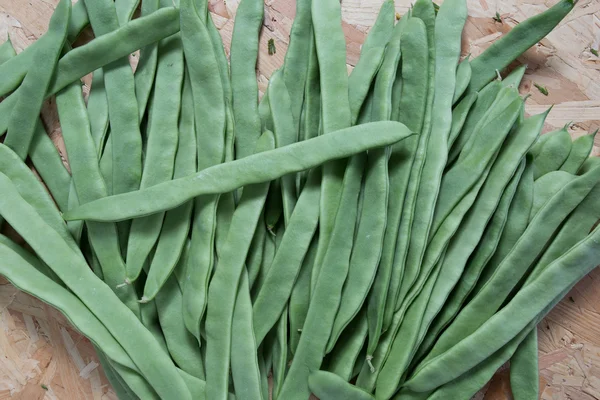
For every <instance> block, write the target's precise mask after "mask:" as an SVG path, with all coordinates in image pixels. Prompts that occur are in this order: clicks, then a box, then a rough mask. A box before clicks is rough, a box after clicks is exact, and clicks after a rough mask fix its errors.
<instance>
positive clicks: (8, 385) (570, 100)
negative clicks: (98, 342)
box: [0, 0, 600, 400]
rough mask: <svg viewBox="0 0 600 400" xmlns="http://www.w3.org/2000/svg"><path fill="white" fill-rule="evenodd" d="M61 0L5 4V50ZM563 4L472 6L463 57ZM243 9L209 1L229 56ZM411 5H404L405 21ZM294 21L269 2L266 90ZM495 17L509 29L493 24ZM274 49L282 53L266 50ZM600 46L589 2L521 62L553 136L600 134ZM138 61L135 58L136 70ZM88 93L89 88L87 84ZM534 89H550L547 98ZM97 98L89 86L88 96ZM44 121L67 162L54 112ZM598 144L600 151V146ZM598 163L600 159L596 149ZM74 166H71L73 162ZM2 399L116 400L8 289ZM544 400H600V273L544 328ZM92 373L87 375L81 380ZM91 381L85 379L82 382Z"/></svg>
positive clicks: (359, 6)
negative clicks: (271, 44) (564, 131)
mask: <svg viewBox="0 0 600 400" xmlns="http://www.w3.org/2000/svg"><path fill="white" fill-rule="evenodd" d="M57 2H58V0H30V1H26V0H0V41H3V40H5V39H6V37H7V35H8V34H9V35H10V37H11V39H12V41H13V44H14V45H15V46H16V48H17V50H18V51H21V50H22V49H23V48H25V47H26V46H28V45H29V44H31V43H32V42H33V41H35V40H36V39H37V38H39V37H40V36H41V35H42V34H43V33H44V32H45V30H46V29H47V26H48V20H49V18H50V15H51V13H52V10H53V9H54V7H55V6H56V3H57ZM556 2H557V0H548V1H545V0H468V4H469V19H468V21H467V25H466V29H465V34H464V39H463V55H467V54H471V55H472V56H477V55H478V54H480V53H481V52H482V51H483V50H484V49H485V48H486V47H487V46H489V44H490V43H491V42H492V41H493V40H495V39H497V38H498V37H500V36H501V35H502V34H504V33H506V32H508V31H509V30H510V29H511V28H512V27H514V26H515V25H516V24H517V23H519V22H521V21H523V20H524V19H526V18H527V17H530V16H532V15H534V14H537V13H539V12H542V11H544V10H546V9H547V8H548V7H550V6H552V5H553V4H555V3H556ZM238 3H239V0H227V1H224V0H210V9H211V11H212V15H213V18H214V20H215V22H216V24H217V26H218V28H219V29H220V32H221V34H222V36H223V40H224V42H225V45H226V47H229V44H230V42H231V33H232V30H233V17H234V16H235V11H236V9H237V5H238ZM381 3H382V0H342V9H343V19H344V31H345V34H346V39H347V50H348V68H349V70H350V69H351V68H352V67H353V66H354V65H355V63H356V61H357V59H358V57H359V54H360V46H361V44H362V42H363V41H364V39H365V36H366V33H367V32H368V29H369V27H370V26H371V25H372V24H373V22H374V20H375V18H376V16H377V12H378V9H379V7H380V5H381ZM410 3H411V1H410V0H396V11H397V12H398V13H399V14H403V13H404V12H406V10H407V9H408V8H409V7H410ZM294 12H295V4H294V1H293V0H266V2H265V21H264V29H263V33H262V36H261V43H260V57H259V62H258V73H257V78H258V80H259V88H260V90H261V91H264V90H265V89H266V85H267V83H268V77H269V76H271V74H272V73H273V72H274V71H275V70H276V69H277V68H279V67H280V66H281V64H282V62H283V58H284V55H285V51H286V48H287V45H288V40H289V32H290V28H291V25H292V21H293V17H294ZM496 12H498V14H499V15H500V16H501V17H502V22H497V21H495V20H494V18H493V17H494V16H495V15H496ZM269 39H273V40H274V41H275V46H276V49H277V52H276V54H274V55H271V56H270V55H268V52H267V43H268V40H269ZM599 46H600V0H580V1H579V4H578V5H577V7H576V9H575V11H574V12H572V13H571V14H570V15H569V16H568V17H567V19H566V20H565V21H563V23H561V25H560V26H559V27H558V28H557V29H556V30H555V31H554V32H552V33H551V34H550V35H549V36H548V37H547V38H546V39H544V40H542V42H541V43H539V44H538V45H537V46H535V48H533V49H531V50H530V51H528V52H527V54H526V55H524V56H523V57H521V59H520V60H519V61H520V62H521V63H526V64H528V66H529V68H528V70H527V74H526V76H525V80H524V83H523V85H522V86H521V88H520V89H521V92H522V93H523V94H526V93H529V94H531V97H530V98H529V99H528V100H527V112H528V113H539V112H542V111H545V110H546V109H547V108H548V107H549V106H550V105H554V108H553V109H552V111H551V113H550V115H549V117H548V119H547V122H546V126H545V131H550V130H553V129H557V128H561V127H562V126H564V125H565V124H570V125H569V130H570V132H571V134H572V136H573V137H578V136H581V135H583V134H585V133H587V132H588V131H591V130H594V129H597V128H598V127H600V58H598V57H597V56H594V55H593V54H592V52H591V51H590V48H594V49H598V47H599ZM135 61H136V56H135V55H133V56H132V63H133V64H135ZM84 81H85V82H86V83H88V84H89V79H85V80H84ZM534 83H538V84H540V85H543V86H544V87H546V88H547V89H548V92H549V93H548V96H544V95H543V94H542V93H540V91H539V90H537V89H536V88H535V87H534V85H533V84H534ZM88 89H89V87H88ZM44 121H45V122H46V124H47V126H48V127H49V128H50V131H51V132H52V133H51V136H52V137H53V139H54V140H55V143H56V144H57V146H58V148H59V150H61V152H62V154H65V152H64V146H63V144H62V140H61V138H60V129H59V126H58V122H57V118H56V114H55V112H54V111H53V110H52V108H51V107H49V108H48V109H47V110H46V111H45V112H44ZM597 143H600V142H599V141H598V140H597ZM594 154H595V155H600V148H599V147H597V146H595V148H594ZM65 161H66V160H65ZM0 311H1V313H0V325H1V328H2V329H0V356H1V357H0V399H3V398H16V399H27V400H29V399H95V400H96V399H115V398H116V396H115V395H114V392H113V391H112V389H110V387H109V386H108V384H107V381H106V378H105V377H104V375H103V374H102V372H101V371H100V368H98V367H97V359H96V357H95V355H94V352H93V348H92V346H91V344H90V343H89V341H87V340H86V339H85V338H83V337H82V336H81V335H79V334H78V333H77V332H76V331H74V330H73V329H72V328H70V326H69V324H68V322H67V321H66V320H65V319H64V317H62V316H61V315H60V314H59V313H58V312H56V311H55V310H53V309H51V308H50V307H48V306H47V305H45V304H43V303H41V302H39V301H37V300H35V299H33V298H32V297H31V296H29V295H26V294H24V293H21V292H19V291H17V290H16V289H15V288H14V287H12V286H11V285H10V284H8V283H6V282H2V284H0ZM538 330H539V342H540V371H541V373H540V385H541V398H542V399H545V400H550V399H553V400H555V399H556V400H567V399H571V400H579V399H581V400H591V399H600V271H594V272H592V273H591V274H590V275H589V276H588V277H586V278H585V279H583V280H582V281H581V282H580V283H579V284H578V285H577V286H576V287H575V288H574V289H573V291H572V292H571V293H570V294H569V295H568V296H567V297H566V298H565V299H564V300H563V301H562V302H561V303H560V304H559V305H558V306H557V307H556V308H555V309H554V310H553V311H552V312H551V313H550V314H549V315H548V316H547V317H546V318H545V319H544V321H543V322H542V323H541V324H540V326H539V327H538ZM82 371H83V372H82ZM507 372H508V370H507V369H506V368H503V369H502V370H501V371H499V372H498V374H497V375H496V376H495V378H494V380H493V381H492V382H491V383H490V384H489V385H488V386H487V387H486V388H485V389H484V390H482V391H481V392H480V393H479V394H478V395H477V396H476V398H477V399H487V400H501V399H502V400H503V399H510V398H511V396H510V388H509V381H508V374H507ZM81 375H83V376H81Z"/></svg>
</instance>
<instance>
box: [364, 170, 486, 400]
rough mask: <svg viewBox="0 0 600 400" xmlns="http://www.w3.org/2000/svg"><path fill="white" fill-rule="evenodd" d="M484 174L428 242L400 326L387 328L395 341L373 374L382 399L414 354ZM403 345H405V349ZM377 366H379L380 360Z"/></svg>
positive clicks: (408, 295)
mask: <svg viewBox="0 0 600 400" xmlns="http://www.w3.org/2000/svg"><path fill="white" fill-rule="evenodd" d="M489 170H490V168H489V167H488V172H489ZM488 172H486V173H484V175H483V176H482V177H481V178H480V181H479V182H478V183H477V184H476V185H475V186H474V187H473V188H472V189H471V191H470V192H469V193H468V194H466V195H465V196H464V198H463V199H462V200H461V201H460V203H459V204H457V206H456V208H455V210H454V211H453V212H452V214H450V215H449V216H448V218H447V219H446V221H444V224H443V225H442V226H441V227H440V229H439V230H438V232H437V233H436V235H435V236H434V238H433V239H432V240H431V242H430V244H429V246H428V248H427V250H426V252H425V256H424V257H423V266H422V267H421V271H420V274H419V276H418V278H417V280H416V281H415V283H414V285H413V287H412V288H411V290H410V291H409V292H408V294H407V296H406V300H405V301H404V304H403V305H402V306H401V308H400V310H399V312H398V313H399V314H404V318H403V319H402V321H401V323H399V324H398V325H394V326H392V327H391V328H390V329H391V330H392V332H393V331H396V332H397V333H392V335H393V336H395V338H394V340H393V341H392V342H391V346H390V347H389V349H388V350H387V352H386V354H385V356H384V359H383V365H382V367H380V369H379V370H377V371H376V372H377V391H378V392H379V393H383V396H384V397H385V398H389V397H391V396H392V395H393V393H394V392H395V390H396V386H397V385H398V383H399V382H401V377H402V375H403V374H404V373H405V372H406V368H407V367H408V364H409V362H410V360H411V359H412V356H413V355H414V351H415V350H416V349H414V346H415V344H416V341H417V339H418V334H419V330H420V327H421V324H422V321H423V317H424V314H425V311H426V310H425V309H426V307H427V301H428V299H429V297H430V296H431V292H432V290H433V288H434V285H435V283H436V280H437V277H438V275H439V272H440V268H441V265H442V264H443V261H444V258H445V253H446V249H447V246H448V242H449V240H450V238H451V237H452V235H454V234H455V232H456V231H457V229H458V227H459V225H460V222H461V220H462V219H463V217H464V215H465V214H466V213H467V211H468V210H469V209H470V208H471V206H472V205H473V203H474V201H475V199H476V198H477V195H478V193H479V192H480V189H481V187H482V186H483V184H484V182H485V179H486V177H487V175H488ZM404 342H408V343H409V344H408V346H407V345H406V343H404ZM379 364H381V360H380V361H379Z"/></svg>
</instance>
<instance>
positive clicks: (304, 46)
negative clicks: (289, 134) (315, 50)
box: [283, 0, 312, 132]
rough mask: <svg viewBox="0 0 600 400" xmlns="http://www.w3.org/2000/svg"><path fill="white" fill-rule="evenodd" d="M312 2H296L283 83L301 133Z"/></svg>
mask: <svg viewBox="0 0 600 400" xmlns="http://www.w3.org/2000/svg"><path fill="white" fill-rule="evenodd" d="M310 9H311V0H302V1H298V2H296V15H295V17H294V23H293V25H292V30H291V32H290V45H289V47H288V49H287V52H286V53H285V61H284V63H283V81H284V82H285V85H286V87H287V88H288V90H289V93H290V98H291V103H292V104H291V111H292V115H293V117H294V124H295V127H296V128H295V131H296V132H299V125H300V113H301V110H302V104H303V102H304V91H305V87H306V78H307V76H308V58H307V57H306V56H307V54H308V53H309V51H310V46H311V41H312V20H311V12H310Z"/></svg>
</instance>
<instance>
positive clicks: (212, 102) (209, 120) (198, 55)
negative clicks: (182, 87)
mask: <svg viewBox="0 0 600 400" xmlns="http://www.w3.org/2000/svg"><path fill="white" fill-rule="evenodd" d="M181 7H182V8H183V9H184V10H185V11H186V12H183V13H182V14H181V34H182V40H183V47H184V53H185V62H186V66H187V67H188V70H189V71H190V81H191V87H192V95H193V100H194V122H195V131H196V146H197V150H196V152H197V163H198V164H197V168H198V171H203V170H205V169H206V168H209V167H211V166H213V165H217V164H220V163H222V162H223V161H224V157H225V129H226V128H225V125H226V119H225V98H224V92H223V85H222V81H221V80H219V79H213V74H214V71H215V70H218V69H219V65H218V60H217V55H216V52H215V51H214V47H213V45H212V41H211V37H210V34H209V30H208V28H207V25H206V24H205V23H204V18H202V17H201V16H200V15H199V14H198V12H197V10H196V8H195V5H194V4H193V2H192V1H191V0H184V1H182V2H181ZM173 182H174V181H173ZM232 190H233V189H232ZM230 191H231V190H229V191H227V192H230ZM194 197H196V196H194ZM190 199H191V198H190ZM218 203H219V196H218V194H216V195H215V196H205V197H201V198H197V199H195V202H194V204H195V209H194V221H193V224H192V245H191V246H192V247H191V254H190V259H189V265H188V268H187V279H186V282H185V285H184V291H183V302H184V321H185V324H186V327H187V328H188V330H189V331H190V332H192V333H193V334H194V336H196V339H198V341H200V336H201V335H200V321H201V320H202V317H203V315H204V313H205V310H206V300H207V293H208V283H209V277H210V274H211V272H212V270H213V265H214V251H213V249H214V248H215V235H216V224H217V206H218Z"/></svg>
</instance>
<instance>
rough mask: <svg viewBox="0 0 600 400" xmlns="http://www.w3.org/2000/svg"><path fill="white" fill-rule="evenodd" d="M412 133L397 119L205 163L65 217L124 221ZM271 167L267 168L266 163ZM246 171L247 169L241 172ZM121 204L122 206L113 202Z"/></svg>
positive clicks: (363, 149) (93, 204)
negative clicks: (193, 170) (186, 173)
mask: <svg viewBox="0 0 600 400" xmlns="http://www.w3.org/2000/svg"><path fill="white" fill-rule="evenodd" d="M412 134H413V133H412V132H409V131H408V129H407V128H406V127H405V126H404V125H402V124H400V123H398V122H391V121H385V122H383V121H382V122H372V123H369V124H363V125H360V126H355V127H352V128H347V129H341V130H339V131H337V132H334V133H330V134H328V135H323V136H318V137H316V138H313V139H310V140H306V141H304V142H300V143H295V144H291V145H289V146H285V147H282V148H278V149H274V150H270V151H267V152H264V153H262V154H260V155H252V156H249V157H246V159H242V160H236V161H231V162H227V163H223V164H220V165H215V166H214V167H210V168H206V169H205V170H203V171H200V172H198V173H197V174H195V175H192V176H188V177H185V178H179V179H174V180H172V181H170V182H165V183H162V184H159V185H156V186H152V187H150V188H147V189H144V190H140V191H136V192H132V193H124V194H121V195H117V196H111V197H107V198H104V199H100V200H96V201H93V202H90V203H87V204H84V205H81V206H79V207H78V208H77V209H75V210H69V211H68V212H66V213H64V214H63V218H65V220H72V219H86V220H93V221H120V220H124V219H128V218H134V217H140V216H145V215H149V214H152V213H156V212H161V211H165V210H169V209H171V208H175V207H177V206H179V205H181V204H183V203H185V202H186V201H188V200H190V199H192V198H194V197H197V196H200V195H205V194H217V193H227V192H231V191H232V190H235V189H237V188H239V187H242V186H246V185H251V184H253V183H260V182H268V181H271V180H273V179H277V178H278V177H280V176H283V175H286V174H289V173H293V172H298V171H302V170H307V169H311V168H314V167H316V166H318V165H321V164H323V163H324V162H326V161H329V160H333V159H339V158H344V157H348V156H350V155H352V154H356V153H360V152H363V151H365V150H367V149H369V148H374V147H381V146H387V145H390V144H393V143H396V142H398V141H400V140H402V139H405V138H407V137H410V136H411V135H412ZM267 167H268V168H267ZM238 171H244V174H237V172H238ZM114 204H118V208H116V207H113V205H114Z"/></svg>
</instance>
